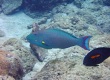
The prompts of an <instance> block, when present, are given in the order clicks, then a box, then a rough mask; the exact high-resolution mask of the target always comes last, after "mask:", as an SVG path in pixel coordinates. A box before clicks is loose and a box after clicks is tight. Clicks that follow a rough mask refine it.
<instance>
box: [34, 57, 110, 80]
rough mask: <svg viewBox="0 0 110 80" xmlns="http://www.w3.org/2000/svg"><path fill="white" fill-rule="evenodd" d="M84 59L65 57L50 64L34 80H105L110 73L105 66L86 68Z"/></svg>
mask: <svg viewBox="0 0 110 80" xmlns="http://www.w3.org/2000/svg"><path fill="white" fill-rule="evenodd" d="M82 60H83V58H82V57H79V56H73V57H64V58H60V59H55V60H52V61H50V62H48V63H47V64H46V65H45V66H44V68H43V69H42V70H41V72H39V73H37V74H36V75H35V76H34V78H33V79H32V80H37V79H39V80H44V79H45V80H72V79H74V80H99V79H100V80H103V79H104V78H105V79H106V78H107V77H109V75H108V76H107V74H110V71H109V69H108V68H107V67H105V66H104V65H101V66H99V67H86V66H84V65H82Z"/></svg>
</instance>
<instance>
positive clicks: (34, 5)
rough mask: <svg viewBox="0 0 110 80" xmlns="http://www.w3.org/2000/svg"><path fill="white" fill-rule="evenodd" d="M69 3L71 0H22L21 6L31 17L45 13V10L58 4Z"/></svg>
mask: <svg viewBox="0 0 110 80" xmlns="http://www.w3.org/2000/svg"><path fill="white" fill-rule="evenodd" d="M64 2H65V3H70V2H72V0H51V1H50V0H46V1H44V0H31V1H30V0H24V2H23V7H24V12H25V13H26V14H27V15H29V16H31V17H32V18H35V17H36V16H39V15H40V16H42V15H45V12H46V11H48V10H51V9H53V7H55V6H56V5H58V4H62V3H64Z"/></svg>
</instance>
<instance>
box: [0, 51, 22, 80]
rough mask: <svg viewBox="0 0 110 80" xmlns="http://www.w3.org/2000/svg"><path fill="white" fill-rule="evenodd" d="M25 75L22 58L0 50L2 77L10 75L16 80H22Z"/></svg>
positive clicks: (0, 72) (0, 73)
mask: <svg viewBox="0 0 110 80" xmlns="http://www.w3.org/2000/svg"><path fill="white" fill-rule="evenodd" d="M23 74H24V72H23V66H22V63H21V60H20V58H19V57H18V56H17V55H15V54H12V53H9V52H6V51H2V50H0V75H10V76H12V77H14V78H15V79H21V77H22V76H23Z"/></svg>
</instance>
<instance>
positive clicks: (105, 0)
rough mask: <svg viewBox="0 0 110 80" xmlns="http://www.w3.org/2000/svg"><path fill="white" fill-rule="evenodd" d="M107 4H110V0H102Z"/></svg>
mask: <svg viewBox="0 0 110 80" xmlns="http://www.w3.org/2000/svg"><path fill="white" fill-rule="evenodd" d="M102 1H103V3H104V4H105V5H106V6H110V0H102Z"/></svg>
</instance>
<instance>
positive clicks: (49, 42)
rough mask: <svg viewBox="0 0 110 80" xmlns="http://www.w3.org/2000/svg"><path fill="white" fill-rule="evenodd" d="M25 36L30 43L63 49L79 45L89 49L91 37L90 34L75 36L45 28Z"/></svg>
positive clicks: (47, 47)
mask: <svg viewBox="0 0 110 80" xmlns="http://www.w3.org/2000/svg"><path fill="white" fill-rule="evenodd" d="M26 38H27V40H28V41H29V42H30V43H31V44H34V45H36V46H39V47H42V48H46V49H51V48H61V49H64V48H68V47H71V46H75V45H79V46H81V47H82V48H84V49H86V50H89V39H90V38H91V36H85V37H83V38H77V37H75V36H73V35H72V34H70V33H67V32H65V31H62V30H59V29H45V30H40V31H37V32H34V33H31V34H29V35H28V36H27V37H26Z"/></svg>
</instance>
